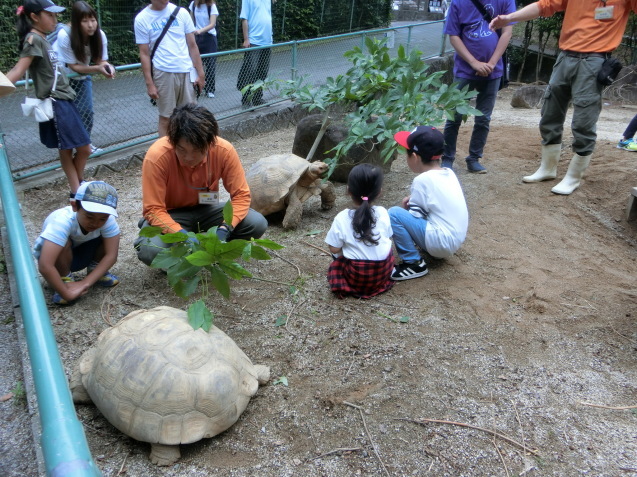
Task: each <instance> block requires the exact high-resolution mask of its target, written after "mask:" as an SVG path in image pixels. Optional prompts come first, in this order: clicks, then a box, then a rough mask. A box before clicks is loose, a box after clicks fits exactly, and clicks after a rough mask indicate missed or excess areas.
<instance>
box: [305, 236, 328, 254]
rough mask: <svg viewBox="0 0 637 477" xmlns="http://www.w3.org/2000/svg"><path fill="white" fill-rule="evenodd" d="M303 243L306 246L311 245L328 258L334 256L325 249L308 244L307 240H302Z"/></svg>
mask: <svg viewBox="0 0 637 477" xmlns="http://www.w3.org/2000/svg"><path fill="white" fill-rule="evenodd" d="M301 242H303V243H304V244H305V245H309V246H310V247H312V248H315V249H316V250H319V251H321V252H323V253H325V254H327V256H328V257H331V256H332V254H331V253H330V252H328V251H327V250H325V249H324V248H321V247H317V246H316V245H314V244H311V243H310V242H306V241H305V240H301Z"/></svg>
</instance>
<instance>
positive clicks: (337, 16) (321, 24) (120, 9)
mask: <svg viewBox="0 0 637 477" xmlns="http://www.w3.org/2000/svg"><path fill="white" fill-rule="evenodd" d="M20 2H21V0H13V1H9V0H2V1H1V2H0V71H7V70H8V69H9V68H11V67H12V66H13V65H14V64H15V62H16V61H17V60H18V37H17V35H16V32H15V24H16V13H15V12H16V7H17V6H18V5H19V4H20ZM73 2H74V0H56V2H55V3H56V4H58V5H60V6H63V7H66V11H65V12H62V13H60V14H59V15H58V20H59V21H60V22H61V23H68V22H69V21H70V11H71V7H72V5H73ZM190 2H191V0H172V3H174V4H176V5H179V6H182V7H186V8H187V7H188V6H189V5H190ZM88 3H89V4H90V5H91V6H92V7H93V8H94V9H95V11H96V12H97V15H98V22H99V24H100V27H101V28H102V30H103V31H104V32H105V33H106V36H107V37H108V47H109V55H110V59H111V61H112V62H113V63H114V64H117V65H125V64H129V63H135V62H137V61H139V60H138V51H137V46H136V45H135V37H134V34H133V22H134V19H135V16H136V15H137V13H139V12H140V11H141V10H142V9H143V8H144V7H145V6H146V5H148V3H149V2H148V0H88ZM216 4H217V9H218V10H219V16H218V18H217V25H216V29H217V36H218V42H219V48H218V49H219V51H227V50H235V49H237V48H239V47H240V46H241V43H242V42H243V37H242V30H241V22H240V20H239V13H240V11H241V0H216ZM391 15H392V0H365V1H363V0H276V1H274V2H273V3H272V27H273V32H274V42H275V43H282V42H286V41H291V40H305V39H309V38H317V37H323V36H331V35H337V34H341V33H351V32H355V31H362V30H370V29H373V28H381V27H388V26H389V24H390V22H391Z"/></svg>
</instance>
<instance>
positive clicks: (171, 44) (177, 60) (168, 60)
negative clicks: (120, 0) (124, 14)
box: [135, 3, 195, 73]
mask: <svg viewBox="0 0 637 477" xmlns="http://www.w3.org/2000/svg"><path fill="white" fill-rule="evenodd" d="M175 8H177V7H176V6H175V5H173V4H172V3H168V5H167V6H166V8H164V9H163V10H152V9H151V8H150V5H149V6H147V7H146V8H144V9H143V10H142V11H141V12H139V13H138V14H137V16H136V17H135V42H136V43H137V44H138V45H148V48H149V50H150V52H152V51H153V45H154V44H155V41H157V38H159V35H161V32H162V30H163V29H164V25H165V24H166V22H167V21H168V18H169V17H170V14H171V13H172V11H173V10H174V9H175ZM194 31H195V25H194V24H193V22H192V18H190V13H188V10H187V9H185V8H181V9H180V10H179V13H178V14H177V17H176V18H175V20H174V21H173V23H172V24H171V25H170V28H169V29H168V31H167V32H166V35H165V36H164V38H163V39H162V40H161V43H160V44H159V46H158V47H157V51H156V52H155V56H154V57H153V67H155V68H157V69H158V70H161V71H165V72H167V73H188V72H189V71H190V69H191V68H192V67H193V64H192V60H191V59H190V52H189V50H188V43H187V42H186V35H187V34H188V33H193V32H194Z"/></svg>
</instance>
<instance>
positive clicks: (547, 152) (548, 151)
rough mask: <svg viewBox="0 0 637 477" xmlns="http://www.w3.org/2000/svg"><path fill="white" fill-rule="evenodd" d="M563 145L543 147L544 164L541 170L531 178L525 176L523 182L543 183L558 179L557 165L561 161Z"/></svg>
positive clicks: (541, 165) (541, 164)
mask: <svg viewBox="0 0 637 477" xmlns="http://www.w3.org/2000/svg"><path fill="white" fill-rule="evenodd" d="M561 149H562V145H561V144H549V145H547V146H542V162H541V163H540V168H539V169H538V170H537V171H535V172H534V173H533V174H531V175H530V176H524V177H523V178H522V182H542V181H548V180H551V179H555V178H556V177H557V163H558V162H559V160H560V151H561Z"/></svg>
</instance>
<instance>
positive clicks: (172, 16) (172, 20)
mask: <svg viewBox="0 0 637 477" xmlns="http://www.w3.org/2000/svg"><path fill="white" fill-rule="evenodd" d="M180 8H181V7H177V8H175V9H174V10H173V12H172V13H171V14H170V17H168V21H167V22H166V24H165V25H164V29H163V30H162V31H161V33H160V34H159V38H157V41H156V42H155V44H154V45H153V50H152V51H151V52H150V77H151V78H152V77H153V57H154V56H155V52H156V51H157V47H158V46H159V44H160V43H161V41H162V40H163V39H164V36H166V33H167V32H168V29H169V28H170V25H172V23H173V22H174V21H175V18H176V17H177V14H178V13H179V9H180ZM150 104H152V105H153V106H157V100H155V99H154V98H150Z"/></svg>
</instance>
